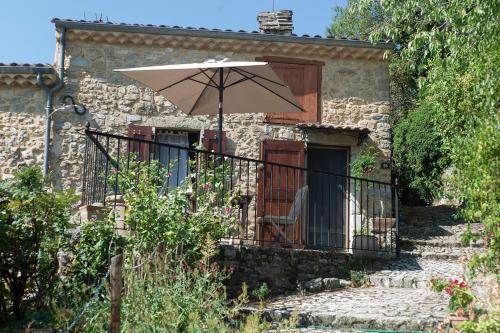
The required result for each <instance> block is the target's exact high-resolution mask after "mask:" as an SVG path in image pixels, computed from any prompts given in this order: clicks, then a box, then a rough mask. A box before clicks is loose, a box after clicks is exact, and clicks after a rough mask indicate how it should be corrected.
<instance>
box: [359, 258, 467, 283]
mask: <svg viewBox="0 0 500 333" xmlns="http://www.w3.org/2000/svg"><path fill="white" fill-rule="evenodd" d="M465 274H466V271H465V267H464V265H463V264H461V263H459V262H457V261H454V260H444V259H441V260H435V259H428V258H415V257H412V258H402V259H400V260H398V261H395V262H392V263H388V264H385V265H381V266H379V267H378V270H377V271H375V272H374V273H372V274H370V275H369V277H368V278H369V280H370V284H371V285H373V286H376V287H384V288H409V289H428V288H429V286H430V281H431V279H432V278H433V277H443V278H449V279H459V280H463V279H464V277H465Z"/></svg>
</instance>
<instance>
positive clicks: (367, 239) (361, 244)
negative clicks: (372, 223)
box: [352, 226, 379, 254]
mask: <svg viewBox="0 0 500 333" xmlns="http://www.w3.org/2000/svg"><path fill="white" fill-rule="evenodd" d="M378 249H379V244H378V239H377V237H375V236H374V235H373V233H372V232H371V231H370V230H369V229H368V227H366V226H362V227H361V228H359V229H356V230H354V236H353V239H352V252H353V254H370V253H373V252H374V251H377V250H378Z"/></svg>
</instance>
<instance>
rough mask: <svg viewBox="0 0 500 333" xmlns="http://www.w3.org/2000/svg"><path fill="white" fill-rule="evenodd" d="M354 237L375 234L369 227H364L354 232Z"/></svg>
mask: <svg viewBox="0 0 500 333" xmlns="http://www.w3.org/2000/svg"><path fill="white" fill-rule="evenodd" d="M354 236H373V234H372V232H371V231H370V229H369V228H368V227H367V226H363V227H361V228H357V229H355V230H354Z"/></svg>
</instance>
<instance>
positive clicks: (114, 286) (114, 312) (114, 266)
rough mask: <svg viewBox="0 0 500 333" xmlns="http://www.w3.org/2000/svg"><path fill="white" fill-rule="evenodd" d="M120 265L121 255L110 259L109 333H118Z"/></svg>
mask: <svg viewBox="0 0 500 333" xmlns="http://www.w3.org/2000/svg"><path fill="white" fill-rule="evenodd" d="M122 265H123V254H119V255H116V256H114V257H113V258H111V265H110V267H109V280H110V300H111V318H110V323H109V332H110V333H119V332H120V307H121V295H122V286H123V282H122Z"/></svg>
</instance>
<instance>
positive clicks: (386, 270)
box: [254, 206, 482, 333]
mask: <svg viewBox="0 0 500 333" xmlns="http://www.w3.org/2000/svg"><path fill="white" fill-rule="evenodd" d="M411 214H413V215H411ZM411 214H410V217H409V219H408V220H407V224H406V225H405V226H403V227H402V228H401V229H400V230H401V236H402V237H401V238H402V240H403V253H402V254H403V255H402V257H401V259H399V260H396V261H392V262H381V263H379V264H377V265H375V266H373V267H370V272H369V273H370V274H369V281H370V285H371V286H370V287H367V288H345V289H339V290H336V291H325V292H320V293H315V294H307V295H294V296H288V297H282V298H278V299H274V300H273V301H271V302H269V303H268V304H267V305H266V308H265V310H264V311H265V314H266V316H267V318H268V320H272V321H275V322H279V321H281V320H283V319H285V318H287V317H288V316H290V315H291V313H292V312H293V311H298V313H299V317H300V322H301V324H302V325H303V326H305V327H307V328H301V329H299V331H300V332H308V333H327V332H332V333H333V332H335V333H346V332H355V331H356V329H379V330H380V329H386V330H418V331H430V332H434V331H435V328H436V326H437V324H438V323H440V322H441V321H442V320H443V319H444V317H445V316H446V315H447V313H448V310H447V304H448V298H447V296H446V295H444V294H438V293H435V292H433V291H431V290H430V288H429V285H430V279H431V278H432V277H434V276H435V277H445V278H458V279H463V277H464V275H465V265H464V262H465V258H468V257H470V256H471V255H473V254H474V253H477V252H479V251H481V250H482V249H481V248H480V247H479V246H480V244H476V245H475V246H471V247H463V246H462V245H461V237H462V234H463V233H464V232H465V231H466V229H467V225H466V224H464V223H462V222H461V221H459V220H456V219H455V218H454V217H453V214H454V210H453V209H452V208H450V207H447V206H438V207H419V208H414V209H413V210H412V211H411ZM472 228H473V230H476V231H477V230H480V229H481V226H480V225H479V224H473V225H472ZM254 310H256V308H254ZM358 331H359V330H358ZM297 332H298V331H297Z"/></svg>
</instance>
